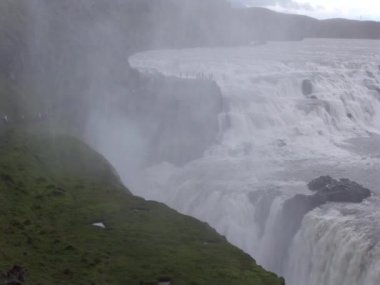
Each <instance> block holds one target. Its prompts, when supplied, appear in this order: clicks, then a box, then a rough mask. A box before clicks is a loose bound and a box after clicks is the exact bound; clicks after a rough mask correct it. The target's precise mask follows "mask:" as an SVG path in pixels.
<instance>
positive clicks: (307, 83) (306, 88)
mask: <svg viewBox="0 0 380 285" xmlns="http://www.w3.org/2000/svg"><path fill="white" fill-rule="evenodd" d="M302 93H303V95H305V96H307V95H310V94H311V93H313V83H311V80H310V79H304V80H303V81H302Z"/></svg>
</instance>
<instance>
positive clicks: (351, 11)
mask: <svg viewBox="0 0 380 285" xmlns="http://www.w3.org/2000/svg"><path fill="white" fill-rule="evenodd" d="M231 1H232V2H235V3H240V4H242V5H246V6H261V7H268V8H272V9H274V10H278V11H283V12H290V13H298V14H304V15H309V16H312V17H316V18H321V19H324V18H350V19H356V20H359V19H362V20H378V21H380V1H379V0H231Z"/></svg>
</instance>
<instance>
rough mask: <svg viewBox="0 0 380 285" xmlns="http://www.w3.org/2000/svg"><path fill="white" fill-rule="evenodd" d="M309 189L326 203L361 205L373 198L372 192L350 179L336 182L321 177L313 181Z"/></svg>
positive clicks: (329, 178) (327, 177)
mask: <svg viewBox="0 0 380 285" xmlns="http://www.w3.org/2000/svg"><path fill="white" fill-rule="evenodd" d="M308 187H309V189H310V190H311V191H314V192H315V193H316V194H315V195H317V196H319V197H320V200H321V201H323V202H324V203H325V202H348V203H361V202H362V201H363V200H364V199H366V198H368V197H370V196H371V191H370V190H369V189H367V188H365V187H363V186H362V185H360V184H358V183H356V182H354V181H351V180H349V179H340V180H339V181H338V180H335V179H333V178H331V177H330V176H321V177H319V178H317V179H314V180H312V181H311V182H310V183H309V184H308Z"/></svg>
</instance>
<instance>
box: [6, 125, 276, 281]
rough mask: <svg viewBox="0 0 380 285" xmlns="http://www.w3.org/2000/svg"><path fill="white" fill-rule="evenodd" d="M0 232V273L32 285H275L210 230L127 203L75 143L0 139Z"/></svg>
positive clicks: (161, 209)
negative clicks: (166, 284)
mask: <svg viewBox="0 0 380 285" xmlns="http://www.w3.org/2000/svg"><path fill="white" fill-rule="evenodd" d="M99 221H101V222H104V223H105V224H106V226H107V228H106V229H101V228H96V227H94V226H92V225H91V224H92V223H94V222H99ZM0 231H1V234H0V270H6V269H9V268H10V267H12V266H13V265H20V266H22V267H24V268H26V269H27V284H32V285H38V284H41V285H42V284H47V285H52V284H75V285H76V284H86V285H90V284H107V285H108V284H123V285H124V284H139V281H140V280H144V281H154V280H157V278H159V277H163V276H169V277H171V278H172V279H173V284H194V285H195V284H211V285H213V284H215V285H216V284H218V285H220V284H226V285H227V284H228V285H231V284H252V285H253V284H255V285H261V284H262V285H264V284H266V285H280V284H281V280H280V279H279V278H277V277H276V276H275V275H274V274H272V273H268V272H266V271H264V270H263V269H262V268H261V267H259V266H257V265H256V264H255V262H254V260H252V259H251V258H250V257H249V256H248V255H246V254H244V253H243V252H242V251H240V250H239V249H237V248H235V247H233V246H231V245H230V244H228V243H227V241H226V240H225V239H224V238H223V237H221V236H220V235H218V234H217V233H216V232H215V231H214V230H213V229H211V228H210V227H209V226H208V225H206V224H204V223H201V222H199V221H197V220H195V219H193V218H191V217H187V216H184V215H181V214H179V213H177V212H175V211H174V210H171V209H170V208H168V207H166V206H165V205H163V204H160V203H156V202H149V201H145V200H143V199H141V198H138V197H135V196H133V195H131V194H130V193H129V192H128V190H127V189H125V188H124V187H123V186H122V184H121V182H120V181H119V179H118V177H117V176H115V174H114V171H113V169H112V167H111V166H110V165H109V164H108V163H107V162H106V161H105V160H104V159H103V158H102V157H101V156H100V155H98V154H97V153H95V152H94V151H92V150H91V149H89V148H88V147H87V146H86V145H84V144H83V143H81V142H80V141H78V140H76V139H73V138H69V137H66V136H54V135H51V134H47V133H44V132H37V133H34V134H33V133H32V132H31V131H28V130H20V127H19V128H18V129H14V128H9V129H7V130H5V131H4V133H3V134H2V135H1V137H0Z"/></svg>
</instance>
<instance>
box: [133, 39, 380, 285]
mask: <svg viewBox="0 0 380 285" xmlns="http://www.w3.org/2000/svg"><path fill="white" fill-rule="evenodd" d="M379 47H380V42H377V41H372V42H368V41H337V40H308V41H303V42H296V43H271V44H268V45H266V46H258V47H233V48H209V49H207V48H195V49H185V50H163V51H151V52H144V53H141V54H136V55H134V56H133V57H131V58H130V64H131V65H132V66H133V67H135V68H138V69H139V70H140V71H141V72H144V73H146V74H147V73H148V74H156V73H160V74H163V75H166V76H174V77H179V78H197V77H200V76H201V77H205V78H208V79H210V80H214V81H215V82H216V83H217V84H218V85H219V87H220V88H221V90H222V93H223V102H224V109H223V112H221V113H218V115H217V116H218V121H219V133H220V135H219V139H218V141H216V142H214V143H213V144H210V145H209V146H208V148H207V149H206V151H205V152H204V154H203V156H202V157H200V158H197V159H194V160H193V161H190V162H188V163H186V164H185V165H182V166H176V165H173V164H172V163H170V162H162V163H158V164H157V163H152V164H151V165H150V166H149V167H147V168H146V169H145V170H144V171H143V172H142V173H141V174H140V175H141V177H143V178H144V179H143V180H144V183H141V184H140V185H136V187H135V188H134V189H135V193H137V194H139V195H142V196H144V197H147V198H149V199H155V200H159V201H162V202H165V203H167V204H168V205H170V206H172V207H174V208H176V209H177V210H179V211H181V212H183V213H186V214H189V215H192V216H195V217H197V218H199V219H201V220H204V221H206V222H208V223H209V224H210V225H211V226H213V227H214V228H216V229H217V230H218V231H219V232H220V233H222V234H224V235H225V236H226V237H227V238H228V239H229V241H230V242H232V243H233V244H235V245H237V246H239V247H240V248H242V249H243V250H245V251H246V252H248V253H249V254H251V255H252V256H253V257H255V258H256V259H257V261H258V262H259V263H260V264H262V265H263V266H265V267H266V268H267V269H270V270H273V271H275V272H277V273H279V274H281V275H284V276H285V277H286V279H287V284H291V285H329V284H331V285H333V284H350V285H359V284H360V285H375V284H379V279H380V272H379V270H378V269H376V268H378V265H379V262H380V257H379V255H378V252H379V248H380V245H379V244H378V242H377V239H376V236H378V233H379V231H380V225H379V224H378V223H377V222H376V221H374V220H375V217H376V215H379V213H380V210H379V209H380V208H379V201H378V200H377V199H376V198H373V199H372V198H371V199H370V200H369V201H366V202H365V203H364V204H360V205H348V204H342V205H339V204H338V205H337V204H332V203H331V204H327V205H325V206H323V207H321V208H318V209H316V210H314V211H312V212H309V213H308V214H307V215H306V216H305V217H304V219H303V221H302V224H301V226H300V227H299V228H297V229H295V230H294V229H290V228H289V227H288V226H287V225H288V224H289V222H290V221H289V220H287V217H284V216H283V213H284V207H285V206H284V205H285V204H286V203H285V204H284V202H285V201H287V200H289V199H290V198H291V197H293V196H294V195H295V194H299V193H302V194H310V192H309V191H308V190H307V187H306V183H307V182H308V181H309V180H311V179H313V178H316V177H317V176H320V175H325V174H330V175H335V176H340V177H343V176H347V177H350V178H352V179H356V180H357V181H359V182H360V183H363V184H364V185H365V186H367V187H369V188H371V189H372V190H373V191H375V192H376V191H379V189H378V185H379V184H378V183H379V182H380V181H379V178H378V177H377V176H378V175H377V174H376V173H377V172H378V170H379V169H380V168H379V166H380V160H379V158H380V156H379V149H378V148H376V147H375V146H373V147H372V148H371V149H369V151H368V152H367V153H366V152H363V150H362V149H361V148H360V145H361V144H362V143H364V142H366V143H367V144H368V143H369V142H371V141H377V142H378V141H379V140H378V135H379V132H380V91H379V90H380V89H379V87H380V70H379V66H378V65H377V63H378V62H380V55H379V53H378V52H377V50H378V48H379ZM305 80H309V81H310V83H311V85H312V91H311V92H309V94H304V92H302V85H303V82H304V81H305ZM357 140H361V143H359V144H358V143H357ZM369 144H370V143H369ZM373 145H374V144H373ZM338 178H339V177H338ZM141 180H142V179H141ZM371 211H373V213H372V212H371ZM371 213H372V214H371Z"/></svg>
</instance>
